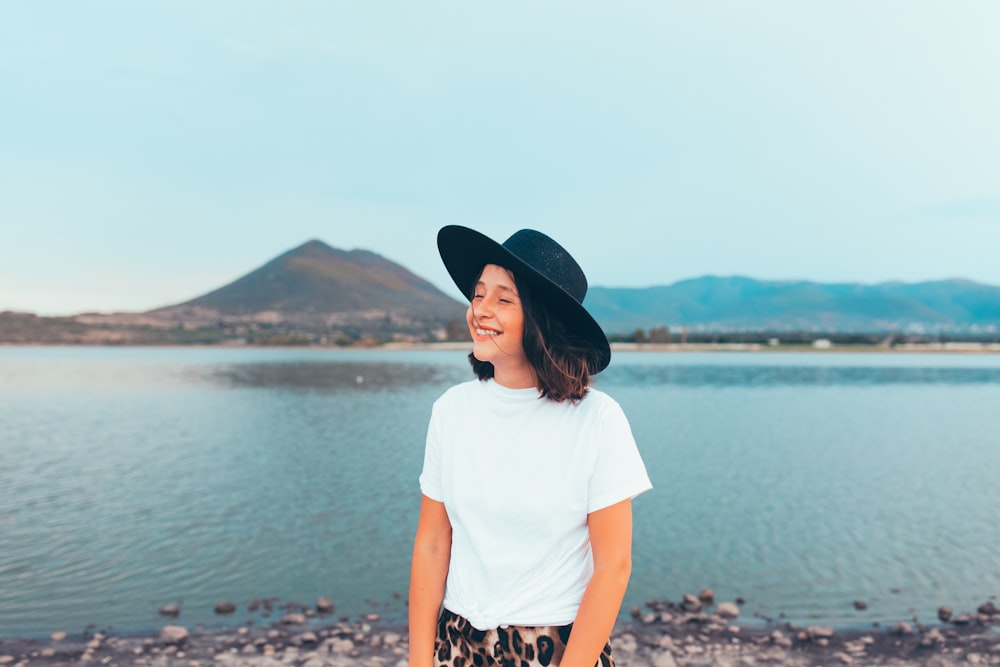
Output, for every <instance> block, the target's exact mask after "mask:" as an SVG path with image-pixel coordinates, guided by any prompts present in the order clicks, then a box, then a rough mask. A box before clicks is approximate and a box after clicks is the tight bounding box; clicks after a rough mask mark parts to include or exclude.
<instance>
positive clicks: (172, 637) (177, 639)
mask: <svg viewBox="0 0 1000 667" xmlns="http://www.w3.org/2000/svg"><path fill="white" fill-rule="evenodd" d="M187 638H188V631H187V628H185V627H183V626H180V625H165V626H163V629H162V630H160V641H162V642H164V643H166V644H183V643H184V642H186V641H187Z"/></svg>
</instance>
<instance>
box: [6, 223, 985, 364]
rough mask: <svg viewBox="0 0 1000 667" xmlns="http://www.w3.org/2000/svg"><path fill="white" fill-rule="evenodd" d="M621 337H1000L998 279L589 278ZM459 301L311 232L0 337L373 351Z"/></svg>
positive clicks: (460, 313) (829, 341) (899, 342)
mask: <svg viewBox="0 0 1000 667" xmlns="http://www.w3.org/2000/svg"><path fill="white" fill-rule="evenodd" d="M585 304H586V306H587V308H588V309H589V310H590V312H591V313H592V314H593V315H594V317H595V318H596V319H597V320H598V321H599V322H600V323H601V325H602V326H603V327H604V329H605V331H607V332H608V337H609V338H610V339H611V341H612V342H613V343H620V344H637V345H673V346H685V345H688V346H695V345H752V346H762V347H767V348H777V347H787V346H808V347H811V348H825V347H830V346H852V347H857V346H876V347H879V348H894V347H899V346H913V345H917V346H919V345H925V346H926V345H931V346H933V345H937V346H941V345H945V344H949V343H958V344H960V345H961V344H970V345H975V344H979V345H986V346H990V347H992V346H996V345H1000V287H996V286H990V285H983V284H979V283H974V282H971V281H967V280H959V279H955V280H945V281H936V282H925V283H910V284H908V283H898V282H897V283H882V284H878V285H862V284H857V283H844V284H824V283H815V282H807V281H761V280H755V279H752V278H746V277H716V276H706V277H702V278H695V279H690V280H684V281H680V282H677V283H674V284H672V285H666V286H656V287H647V288H611V287H602V286H592V287H591V288H590V290H589V292H588V295H587V298H586V300H585ZM464 311H465V304H463V303H462V302H461V301H459V300H457V299H455V298H453V297H452V296H451V295H450V294H444V293H443V292H441V290H439V289H438V288H437V287H435V286H434V285H432V284H431V283H430V282H428V281H427V280H424V279H423V278H421V277H419V276H417V275H415V274H413V273H412V272H410V271H409V270H407V269H406V268H404V267H402V266H400V265H398V264H395V263H393V262H391V261H389V260H387V259H385V258H384V257H382V256H380V255H378V254H376V253H373V252H370V251H367V250H351V251H344V250H339V249H337V248H333V247H331V246H329V245H327V244H326V243H323V242H322V241H318V240H312V241H309V242H307V243H304V244H303V245H301V246H299V247H297V248H293V249H292V250H289V251H287V252H285V253H283V254H281V255H279V256H278V257H276V258H274V259H273V260H271V261H270V262H268V263H266V264H264V265H263V266H261V267H259V268H258V269H255V270H254V271H251V272H250V273H248V274H246V275H245V276H242V277H240V278H238V279H237V280H235V281H233V282H231V283H229V284H227V285H225V286H223V287H220V288H219V289H216V290H213V291H211V292H208V293H207V294H204V295H202V296H199V297H197V298H195V299H191V300H190V301H185V302H183V303H179V304H177V305H173V306H167V307H164V308H158V309H155V310H150V311H146V312H142V313H111V314H104V313H82V314H77V315H67V316H61V317H43V316H38V315H35V314H33V313H24V312H11V311H8V312H0V344H62V345H73V344H83V345H281V346H294V345H298V346H341V347H349V346H377V345H383V344H386V343H416V344H423V343H437V342H456V341H465V340H468V333H467V329H466V327H465V322H464Z"/></svg>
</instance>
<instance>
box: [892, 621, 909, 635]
mask: <svg viewBox="0 0 1000 667" xmlns="http://www.w3.org/2000/svg"><path fill="white" fill-rule="evenodd" d="M889 633H890V634H893V635H912V634H913V627H912V626H911V625H910V624H909V623H907V622H906V621H900V622H899V623H897V624H896V625H894V626H892V629H890V630H889Z"/></svg>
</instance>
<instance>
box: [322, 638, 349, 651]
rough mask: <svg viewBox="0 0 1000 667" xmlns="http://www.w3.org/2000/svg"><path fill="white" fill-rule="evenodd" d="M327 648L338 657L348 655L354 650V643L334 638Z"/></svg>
mask: <svg viewBox="0 0 1000 667" xmlns="http://www.w3.org/2000/svg"><path fill="white" fill-rule="evenodd" d="M327 647H328V650H329V651H330V653H335V654H338V655H347V654H348V653H350V652H351V651H353V650H354V642H352V641H351V640H350V639H341V638H340V637H334V638H333V639H331V640H330V641H329V642H327Z"/></svg>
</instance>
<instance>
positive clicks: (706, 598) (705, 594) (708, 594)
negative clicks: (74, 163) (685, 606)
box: [698, 588, 715, 604]
mask: <svg viewBox="0 0 1000 667" xmlns="http://www.w3.org/2000/svg"><path fill="white" fill-rule="evenodd" d="M698 600H699V601H701V602H704V603H705V604H712V601H713V600H715V591H714V590H712V589H711V588H703V589H701V592H699V593H698Z"/></svg>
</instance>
